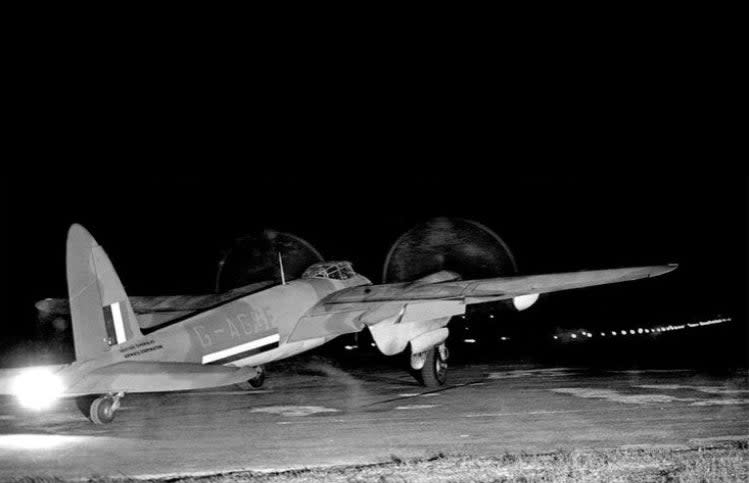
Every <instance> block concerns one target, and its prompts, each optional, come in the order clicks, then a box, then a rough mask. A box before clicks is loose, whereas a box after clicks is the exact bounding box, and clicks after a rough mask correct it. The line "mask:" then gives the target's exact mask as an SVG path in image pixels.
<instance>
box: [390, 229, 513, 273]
mask: <svg viewBox="0 0 749 483" xmlns="http://www.w3.org/2000/svg"><path fill="white" fill-rule="evenodd" d="M440 270H451V271H454V272H457V273H459V274H460V275H461V276H462V277H463V278H464V279H475V278H488V277H498V276H511V275H514V274H516V273H517V265H516V264H515V259H514V257H513V256H512V252H510V249H509V248H508V247H507V245H506V244H505V242H504V241H502V239H501V238H500V237H499V236H498V235H497V234H496V233H494V232H493V231H492V230H490V229H489V228H487V227H486V226H484V225H482V224H480V223H477V222H475V221H471V220H466V219H463V218H445V217H441V218H432V219H430V220H428V221H426V222H423V223H419V224H418V225H416V226H414V227H413V228H411V229H410V230H408V231H406V232H405V233H404V234H403V235H401V236H400V238H398V240H396V242H395V243H394V244H393V246H392V247H391V248H390V252H389V253H388V256H387V258H386V259H385V265H384V267H383V271H382V279H383V282H384V283H393V282H404V281H410V280H415V279H417V278H420V277H423V276H426V275H429V274H431V273H434V272H437V271H440Z"/></svg>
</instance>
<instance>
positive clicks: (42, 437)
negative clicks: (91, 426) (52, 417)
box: [0, 434, 90, 451]
mask: <svg viewBox="0 0 749 483" xmlns="http://www.w3.org/2000/svg"><path fill="white" fill-rule="evenodd" d="M89 438H90V437H89V436H63V435H58V434H3V435H0V449H3V450H34V451H37V450H48V449H55V448H58V447H60V446H68V447H69V446H70V444H71V443H81V442H83V441H84V440H86V439H89Z"/></svg>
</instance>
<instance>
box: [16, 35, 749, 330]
mask: <svg viewBox="0 0 749 483" xmlns="http://www.w3.org/2000/svg"><path fill="white" fill-rule="evenodd" d="M625 43H626V46H618V47H616V48H615V49H614V50H611V49H610V48H608V47H601V51H600V52H593V51H588V49H589V48H590V49H592V50H596V47H595V46H590V45H589V44H590V42H588V41H587V40H586V41H585V42H583V45H582V46H581V47H585V49H583V50H580V49H573V50H574V51H575V52H577V54H575V55H573V54H572V53H571V52H572V51H570V52H568V51H566V50H565V49H564V48H563V47H556V48H555V47H554V46H549V45H546V46H544V48H543V49H541V51H540V52H539V54H540V56H536V55H533V56H528V55H525V54H524V53H523V52H519V51H518V52H516V53H513V54H512V55H513V56H514V57H513V58H512V59H510V58H507V59H505V58H504V57H503V60H502V62H501V63H500V64H501V65H500V66H494V65H493V63H492V62H485V61H481V62H476V63H475V65H469V64H470V62H467V61H465V62H466V64H465V65H463V66H461V67H460V68H459V69H456V70H452V71H451V72H450V73H449V74H448V73H447V72H444V69H443V68H445V69H446V68H447V65H446V64H445V65H443V62H445V61H444V59H440V61H439V62H438V63H437V65H436V67H438V69H437V70H434V71H432V70H429V69H424V71H423V72H419V71H416V72H410V73H406V72H400V71H398V73H397V75H396V73H395V71H390V70H387V69H385V70H382V71H380V70H378V69H364V68H361V67H359V68H358V69H357V68H352V69H350V70H349V71H348V72H346V75H343V76H339V75H335V74H334V73H333V72H332V71H331V72H328V71H327V70H326V67H324V66H320V65H315V64H314V63H310V61H309V60H308V61H307V62H306V63H304V62H302V63H301V64H300V66H301V67H299V68H300V69H302V70H303V71H304V72H303V73H302V72H301V71H300V72H295V73H288V72H285V71H284V70H283V69H280V68H279V69H260V68H259V67H258V68H254V67H251V68H249V71H248V72H242V71H240V70H235V68H234V67H233V66H235V65H236V62H231V63H229V62H227V63H226V65H231V66H230V67H224V66H223V65H221V62H220V61H218V62H217V63H216V65H215V66H213V67H212V68H210V69H208V70H205V71H200V72H198V71H199V70H200V69H198V67H199V65H198V64H196V63H195V62H194V59H193V58H192V57H191V56H192V53H190V55H188V58H187V59H184V60H185V61H184V64H182V65H178V64H180V61H179V60H175V61H174V62H172V63H165V61H164V59H162V58H159V59H153V60H151V61H147V60H144V59H137V58H136V59H135V60H133V61H132V65H130V64H131V62H130V61H129V60H125V59H123V58H120V57H118V56H116V55H110V52H106V55H96V56H95V57H91V56H89V55H87V52H89V49H94V50H95V49H96V47H95V46H93V47H86V48H85V49H81V50H80V53H76V54H75V55H73V54H72V53H69V52H67V51H66V52H62V51H57V50H44V51H43V52H44V55H42V56H26V57H23V59H24V60H23V62H24V63H25V64H27V65H25V68H23V69H17V70H16V73H15V74H14V77H13V81H14V82H15V85H16V89H15V90H14V91H13V92H14V94H17V95H15V96H14V99H15V100H16V101H18V102H17V106H16V105H14V106H13V107H18V109H13V116H12V119H13V120H14V122H13V123H12V124H13V125H12V126H11V128H10V129H9V131H8V132H7V133H6V134H8V137H10V138H12V139H13V140H14V141H15V143H16V144H17V146H18V147H19V149H17V150H16V152H15V153H14V155H13V156H10V157H9V160H8V163H7V164H8V165H10V166H12V167H13V170H10V168H6V169H7V170H6V172H5V175H4V176H3V177H2V188H3V192H2V196H3V224H2V229H3V231H4V233H3V236H2V237H1V238H2V240H3V244H4V246H3V252H2V253H3V257H2V264H3V265H2V272H3V281H2V283H3V289H2V297H3V299H2V304H3V307H4V308H5V309H6V310H5V312H4V313H5V315H4V319H5V323H4V327H9V328H10V329H9V330H10V331H11V334H13V333H16V334H26V333H28V331H27V330H26V329H27V327H28V326H29V325H30V324H33V323H34V308H33V303H34V301H35V300H37V299H39V298H43V297H47V296H63V295H64V294H65V293H66V288H65V268H64V248H65V235H66V231H67V228H68V226H69V225H70V224H71V223H73V222H78V223H82V224H84V225H85V226H86V227H87V228H88V229H89V230H90V231H91V232H92V233H93V234H94V236H95V237H96V238H97V239H98V241H99V242H100V243H101V244H102V245H103V246H104V247H105V249H106V250H107V252H108V253H109V255H110V258H111V259H112V261H113V263H114V265H115V267H116V268H117V270H118V272H119V274H120V277H121V278H122V280H123V283H124V284H125V288H126V289H127V290H128V292H129V293H130V294H132V295H136V294H142V295H147V294H161V293H185V292H204V291H207V290H210V289H211V288H212V286H213V283H214V277H215V270H216V262H217V259H218V254H219V250H220V249H221V248H222V247H224V246H226V245H227V244H228V243H229V242H230V240H231V239H232V238H233V237H235V236H238V235H242V234H245V233H248V232H252V231H253V230H257V229H260V228H263V227H273V228H276V229H278V230H282V231H288V232H292V233H295V234H297V235H299V236H301V237H303V238H305V239H307V240H308V241H310V242H311V243H312V244H313V245H315V246H316V247H317V248H318V250H319V251H320V252H321V253H322V254H323V255H324V256H326V257H327V258H337V259H350V260H351V261H353V262H354V266H355V268H357V269H358V270H359V271H360V272H362V273H363V274H365V275H367V276H369V277H370V278H372V279H373V280H375V281H377V279H378V277H379V274H380V273H381V268H382V263H383V260H384V258H385V255H386V254H387V251H388V248H389V247H390V245H391V244H392V243H393V241H394V240H395V239H396V238H397V237H398V236H399V235H400V234H401V233H402V232H403V231H405V230H407V229H408V228H410V227H411V226H413V224H414V223H417V222H419V221H423V220H425V219H427V218H431V217H434V216H459V217H465V218H469V219H473V220H476V221H479V222H481V223H483V224H485V225H487V226H489V227H490V228H492V229H493V230H494V231H496V232H497V233H498V234H499V235H500V236H501V237H502V238H503V239H504V240H505V241H506V242H507V243H508V244H509V246H510V247H511V249H512V250H513V252H514V254H515V257H516V259H517V261H518V264H519V267H520V270H521V272H524V273H542V272H552V271H564V270H577V269H585V268H606V267H620V266H628V265H640V264H651V263H668V262H678V263H680V264H681V268H680V269H679V270H678V271H677V272H676V273H674V274H670V275H668V276H666V277H662V278H661V279H657V280H652V281H645V282H641V283H633V284H630V285H626V286H621V287H605V288H599V289H595V290H589V291H582V292H573V293H568V294H564V295H562V294H558V295H554V296H549V297H547V298H542V303H539V304H538V306H537V307H535V308H534V309H533V310H535V312H534V313H535V314H536V317H537V319H538V322H539V323H542V324H544V325H545V326H549V325H554V324H561V325H570V326H574V325H575V324H576V323H577V319H581V320H587V321H596V323H598V324H602V325H605V324H606V323H609V322H610V321H611V320H617V319H620V320H621V319H632V318H636V319H637V320H641V321H645V322H647V321H650V320H652V321H653V322H654V323H657V322H659V321H662V320H663V319H672V318H676V319H683V318H685V317H703V316H705V317H709V316H713V315H715V314H716V313H729V314H731V315H734V316H737V317H738V318H739V320H740V322H739V323H740V324H744V323H745V322H744V321H745V317H744V313H745V311H746V299H747V297H746V295H747V286H746V274H747V234H746V231H747V201H748V200H747V178H746V177H745V176H735V175H731V174H728V173H725V174H723V173H724V172H723V171H722V167H721V166H720V163H721V162H726V161H730V160H732V159H736V158H735V155H734V154H733V153H734V151H735V144H736V143H735V141H736V140H737V139H740V136H743V132H740V131H739V129H740V124H739V123H736V122H734V121H733V117H734V116H735V112H734V111H736V112H738V111H737V108H736V107H735V99H734V94H733V92H735V90H733V89H734V88H735V87H736V86H735V85H733V82H735V81H732V79H739V78H740V76H737V75H736V73H735V72H733V70H735V69H737V68H738V67H737V66H738V64H736V62H734V61H733V60H732V59H731V60H730V61H728V62H722V60H723V59H721V58H720V57H719V55H718V52H722V49H706V48H702V46H701V44H699V43H698V44H695V45H694V46H693V47H694V48H686V46H685V47H684V48H683V49H679V50H678V51H677V50H675V49H671V48H669V49H668V50H667V51H662V50H657V49H654V47H653V45H651V44H648V45H646V46H644V49H642V51H641V52H640V54H638V55H633V54H632V53H631V52H630V51H629V50H630V49H631V48H632V45H631V43H630V42H629V41H627V42H625ZM555 49H559V50H555ZM506 50H508V49H506ZM509 50H510V51H512V50H513V49H509ZM76 52H78V51H76ZM267 55H270V56H271V57H272V58H274V59H275V57H273V55H272V54H270V53H268V54H267ZM503 55H504V54H503ZM508 55H510V54H508ZM279 58H284V57H279ZM28 59H33V61H30V60H28ZM40 59H41V60H40ZM94 59H95V60H94ZM315 62H317V61H316V60H315ZM490 65H491V66H492V67H497V68H498V70H497V71H495V72H493V71H491V68H492V67H489V66H490ZM39 66H43V68H40V67H39ZM40 69H41V70H44V71H45V72H49V73H51V72H54V75H50V74H45V75H40V74H41V72H40ZM305 69H306V70H305ZM403 69H404V70H409V66H407V65H404V66H403ZM409 74H410V75H409ZM742 87H743V86H742ZM412 160H413V161H417V162H419V164H418V165H416V164H414V165H411V163H410V162H411V161H412ZM157 161H158V162H157ZM161 161H167V162H169V164H168V165H161ZM579 161H585V162H586V163H588V165H589V166H588V168H587V169H585V170H581V172H583V173H588V174H589V175H587V176H584V177H576V176H574V175H573V173H574V172H575V167H574V166H573V165H574V164H575V162H579ZM663 161H667V162H672V163H679V164H680V165H681V166H682V167H683V168H682V169H687V168H688V167H691V168H692V169H693V171H692V172H691V174H681V173H682V171H681V170H678V169H674V168H673V167H669V166H663V167H661V169H663V172H659V169H657V165H658V164H659V163H660V162H663ZM300 165H301V166H304V168H302V169H300V168H299V166H300ZM549 165H556V168H550V167H549ZM157 166H158V167H157ZM590 166H593V167H595V169H594V170H591V168H590ZM518 167H520V168H522V169H524V170H525V172H524V173H522V174H521V173H516V172H515V170H514V168H518ZM579 168H580V167H578V169H579ZM273 173H275V174H273ZM559 173H562V175H560V174H559Z"/></svg>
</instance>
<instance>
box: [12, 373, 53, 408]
mask: <svg viewBox="0 0 749 483" xmlns="http://www.w3.org/2000/svg"><path fill="white" fill-rule="evenodd" d="M12 388H13V394H15V396H16V397H17V398H18V402H20V403H21V405H22V406H23V407H25V408H29V409H34V410H36V411H39V410H42V409H46V408H49V407H50V406H52V404H54V402H55V401H56V400H57V399H58V398H59V397H60V396H61V395H62V393H63V390H64V388H63V385H62V381H61V380H60V378H59V377H58V376H57V375H55V374H54V373H52V372H51V371H50V370H49V369H46V368H43V367H33V368H30V369H28V370H26V371H24V372H22V373H21V374H19V375H18V376H17V377H16V378H15V379H14V380H13V386H12Z"/></svg>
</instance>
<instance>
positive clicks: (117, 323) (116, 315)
mask: <svg viewBox="0 0 749 483" xmlns="http://www.w3.org/2000/svg"><path fill="white" fill-rule="evenodd" d="M111 307H112V319H114V335H115V338H116V339H117V343H118V344H122V343H123V342H125V339H126V338H127V337H126V336H125V324H124V323H123V322H122V312H121V311H120V303H119V302H115V303H113V304H112V305H111Z"/></svg>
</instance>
